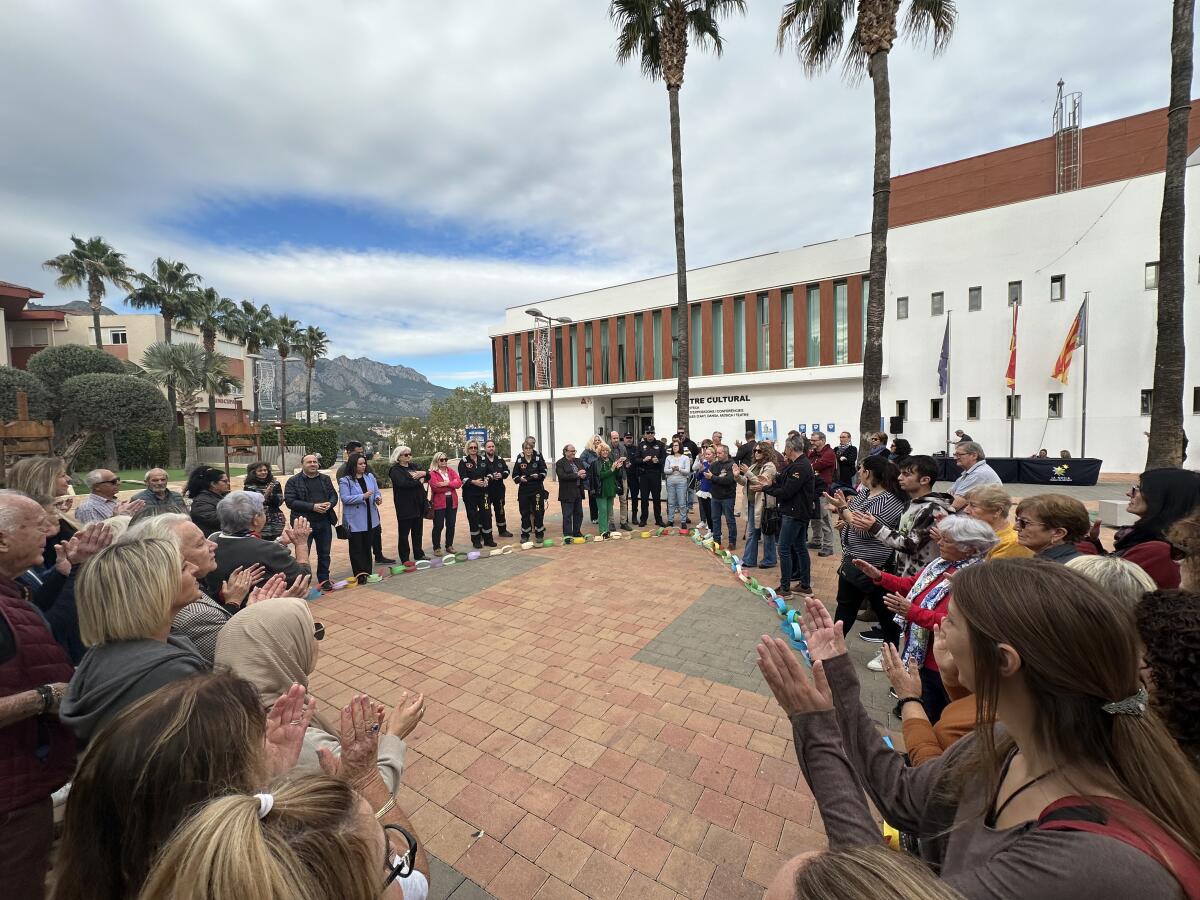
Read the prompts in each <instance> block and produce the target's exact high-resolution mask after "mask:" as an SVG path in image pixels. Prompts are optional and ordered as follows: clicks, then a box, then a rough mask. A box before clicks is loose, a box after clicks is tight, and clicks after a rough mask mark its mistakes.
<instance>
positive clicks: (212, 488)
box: [0, 427, 1200, 900]
mask: <svg viewBox="0 0 1200 900" xmlns="http://www.w3.org/2000/svg"><path fill="white" fill-rule="evenodd" d="M839 438H840V440H839V443H838V444H837V445H830V444H829V443H828V442H827V440H826V438H825V435H823V434H821V433H816V434H812V435H807V436H806V435H801V434H799V433H792V434H789V435H788V436H787V438H786V439H785V440H784V441H783V450H782V452H780V451H778V450H777V449H776V447H775V445H774V444H773V443H772V442H770V441H760V440H755V439H754V435H753V434H747V435H746V440H745V442H738V443H737V444H736V446H735V448H734V449H733V450H732V451H731V449H730V448H729V446H728V445H726V444H725V443H724V440H723V438H722V436H721V435H720V433H716V434H714V435H713V436H712V438H709V439H705V440H703V441H702V442H701V444H700V445H696V444H695V443H693V442H692V441H691V440H690V439H689V437H688V435H687V433H686V432H680V433H678V434H676V435H673V436H672V437H671V438H670V439H669V440H667V441H663V440H659V439H658V438H657V437H656V435H655V432H654V430H653V428H652V427H647V429H646V431H645V433H644V434H643V435H642V439H641V441H640V442H638V443H636V444H635V443H634V441H633V436H632V435H630V434H626V435H618V434H617V433H612V434H610V441H604V440H602V439H601V438H600V437H599V436H597V437H595V438H592V439H589V441H588V442H587V443H586V444H585V445H584V451H583V453H581V454H576V452H575V447H574V446H573V445H570V444H568V445H566V446H565V447H564V448H563V452H562V456H561V457H560V458H559V459H557V460H555V461H554V462H553V463H548V462H547V460H546V459H545V458H543V457H542V455H541V454H540V453H539V452H538V450H537V449H536V441H534V440H533V439H532V438H528V439H526V440H525V441H524V442H523V444H522V447H521V450H520V452H519V453H518V454H517V456H516V457H515V458H514V459H513V460H512V462H511V464H510V462H509V461H508V460H506V459H504V458H503V457H501V456H499V455H498V454H497V451H496V446H495V444H494V443H493V442H491V441H487V442H485V443H484V444H483V445H482V446H481V445H480V444H479V443H477V442H474V441H471V442H468V443H467V445H466V446H465V448H464V452H463V455H462V457H461V459H459V461H458V463H457V465H456V466H451V465H450V461H449V459H448V457H447V455H446V454H444V453H439V454H436V455H435V456H434V457H433V459H432V460H431V462H430V463H429V466H428V469H427V470H425V469H421V468H418V467H417V466H416V465H414V463H413V461H412V454H411V451H410V450H409V449H408V448H404V447H401V448H399V450H398V451H397V453H396V454H395V456H394V458H393V459H392V465H391V468H390V469H389V471H388V476H387V481H389V482H390V485H391V489H392V498H393V503H394V505H395V510H396V523H397V526H396V527H397V531H398V538H397V551H398V555H399V556H400V557H401V558H402V559H406V560H407V559H421V558H424V555H425V554H424V548H423V522H424V520H425V519H427V518H431V519H432V521H433V530H432V533H431V537H432V541H433V544H432V548H433V552H434V553H441V552H443V551H445V552H449V553H453V552H455V550H454V532H455V529H456V525H457V510H458V507H459V506H460V505H462V506H465V507H466V510H467V523H468V530H469V534H470V539H471V542H472V545H473V546H475V547H478V548H482V547H488V546H495V543H496V537H513V536H514V535H513V534H511V533H510V532H509V530H508V528H507V523H506V520H505V517H504V504H505V491H506V483H507V482H508V481H509V480H510V479H511V480H512V481H514V482H515V483H516V485H517V500H518V508H519V510H520V520H521V521H520V526H519V530H520V536H521V539H522V540H531V539H537V540H540V539H542V537H543V536H544V533H545V529H546V522H545V501H546V500H547V499H548V497H549V491H548V490H547V488H546V481H547V477H548V475H549V474H550V472H551V471H553V472H554V475H555V477H556V478H557V481H558V502H559V504H560V506H561V508H562V521H563V526H562V528H563V533H564V535H567V536H573V535H579V534H581V533H582V528H583V527H584V522H585V519H584V510H585V508H586V509H587V511H588V515H589V518H591V519H592V520H593V521H594V522H595V524H596V528H597V531H598V533H601V534H607V533H611V532H613V531H615V530H617V529H621V528H624V529H627V530H628V529H632V528H634V527H645V524H646V523H647V522H648V521H650V518H651V517H652V516H653V518H654V520H655V521H656V522H658V523H660V524H661V525H663V526H670V525H675V524H678V525H679V526H681V527H686V526H687V525H689V524H691V523H692V521H693V516H694V517H695V521H697V522H699V523H702V524H703V525H704V526H705V528H706V529H708V530H710V531H711V533H712V535H713V537H714V538H715V539H716V540H718V541H719V542H720V543H721V544H722V545H723V546H725V547H729V548H737V547H738V542H739V539H740V540H741V541H743V542H744V543H743V544H742V550H743V552H742V554H741V559H742V564H743V567H744V568H774V567H775V566H778V568H779V570H780V581H779V591H778V592H779V595H780V596H781V597H783V598H785V599H786V598H789V597H793V596H794V593H793V590H792V588H793V586H794V588H795V594H798V595H801V596H796V597H795V602H796V603H797V605H798V607H799V610H800V612H801V613H802V614H803V615H802V621H803V623H804V624H803V630H804V633H805V638H806V650H805V651H804V652H802V653H796V652H795V651H794V650H793V649H792V648H791V647H790V646H789V645H788V644H787V643H786V642H783V641H780V640H777V639H771V638H765V637H764V638H763V640H762V642H761V643H760V645H759V647H758V658H759V666H760V668H761V670H762V672H763V675H764V678H765V679H766V681H767V684H768V686H769V687H770V688H771V690H772V692H773V694H774V696H775V698H776V700H777V701H778V703H779V704H780V706H781V707H782V709H783V710H784V712H785V713H786V714H787V715H788V716H789V718H790V720H791V724H792V729H793V737H794V741H795V750H796V754H797V757H798V760H799V762H800V766H801V771H802V773H803V775H804V778H805V779H806V781H807V782H808V785H809V788H810V789H811V791H812V793H813V796H814V797H815V798H816V801H817V804H818V807H819V811H820V815H821V819H822V821H823V823H824V826H825V829H826V832H827V835H828V838H829V849H828V850H824V851H820V852H814V853H810V854H804V855H802V856H800V857H797V858H796V859H793V860H791V861H790V862H789V863H788V864H787V865H785V866H783V867H782V868H781V869H780V871H779V873H778V877H777V878H776V881H775V883H774V884H772V885H771V887H770V888H769V889H768V891H767V895H766V896H768V897H772V898H793V897H794V898H805V897H816V896H821V897H832V898H855V900H866V898H868V897H871V898H873V897H931V898H941V897H968V898H976V897H978V898H984V897H989V898H990V897H1022V898H1024V897H1046V898H1051V897H1054V898H1060V897H1080V898H1082V897H1093V896H1102V895H1112V896H1126V895H1133V894H1134V892H1137V893H1138V894H1139V895H1144V896H1146V897H1196V896H1200V862H1198V858H1200V816H1198V814H1197V813H1196V811H1195V805H1194V800H1195V797H1196V796H1200V794H1198V793H1197V791H1198V790H1200V775H1198V774H1197V773H1198V770H1200V724H1198V722H1200V720H1198V719H1197V717H1196V716H1195V706H1196V702H1197V701H1200V674H1197V671H1198V670H1197V668H1196V666H1195V658H1196V652H1197V648H1200V473H1196V472H1190V471H1185V470H1181V469H1156V470H1150V471H1147V472H1145V473H1143V474H1142V475H1141V476H1140V478H1139V479H1138V481H1137V484H1136V485H1135V486H1133V487H1132V488H1131V489H1130V491H1129V504H1128V511H1129V513H1130V514H1131V515H1133V516H1134V517H1135V521H1134V524H1133V525H1131V526H1129V527H1127V528H1123V529H1120V530H1118V531H1117V532H1116V534H1115V535H1114V537H1113V540H1112V541H1111V542H1101V540H1100V534H1099V523H1098V522H1093V521H1092V520H1091V518H1090V516H1089V514H1088V511H1087V509H1086V507H1084V505H1083V504H1082V503H1081V502H1079V501H1078V500H1076V499H1074V498H1073V497H1070V496H1067V495H1064V494H1038V495H1034V496H1031V497H1026V498H1024V499H1022V500H1021V501H1020V502H1019V503H1018V505H1017V506H1016V509H1015V511H1013V510H1012V509H1011V505H1012V500H1011V498H1010V497H1009V496H1008V495H1007V493H1006V492H1005V491H1004V489H1003V487H1001V486H1000V484H999V479H998V478H997V477H996V476H995V473H994V472H993V471H991V469H990V467H989V466H988V465H987V462H986V456H985V454H984V452H983V448H982V447H980V446H979V445H978V444H977V443H975V442H973V441H964V442H962V443H960V444H959V445H958V446H957V447H956V448H955V450H956V452H955V456H956V458H957V461H958V463H959V466H960V468H961V469H962V472H963V474H962V476H961V477H960V478H959V479H958V480H957V481H956V482H955V483H954V484H953V485H951V486H950V487H949V489H948V490H947V491H946V492H944V493H943V492H939V491H936V490H935V482H936V478H937V471H938V470H937V464H936V460H934V459H933V458H932V457H929V456H922V455H916V454H913V453H912V448H911V447H910V446H908V445H907V444H902V443H901V442H900V441H899V440H896V441H892V442H890V443H889V442H888V440H887V436H886V435H882V434H880V435H875V436H873V438H872V440H871V442H870V448H871V449H870V451H869V452H868V453H867V454H865V455H864V456H863V458H861V459H859V458H858V453H857V450H856V449H855V448H854V447H853V446H852V445H851V444H850V435H849V434H848V433H842V434H841V435H839ZM880 448H882V449H880ZM551 466H552V467H553V468H552V469H551ZM109 476H112V473H111V472H107V471H106V470H98V471H96V472H93V473H89V474H88V476H86V478H85V483H86V484H87V485H88V487H89V491H90V493H89V494H88V496H87V498H86V499H84V501H83V502H82V503H80V504H79V505H78V506H77V507H76V506H74V505H73V504H67V503H64V502H63V498H64V497H65V496H68V495H69V487H68V485H69V480H68V478H67V472H66V469H65V466H64V465H63V464H62V462H61V461H59V460H55V459H53V458H33V459H25V460H22V461H20V462H18V463H17V464H15V465H14V466H12V467H11V468H10V469H9V471H8V487H7V488H6V489H4V490H2V491H0V755H3V759H4V772H3V774H2V775H0V790H2V792H3V793H2V794H0V797H2V800H0V802H2V803H3V806H2V808H0V837H2V840H3V842H4V846H5V847H6V848H7V850H8V858H7V859H6V865H5V866H3V867H0V885H3V886H5V887H7V888H9V891H8V893H9V894H10V895H11V896H13V897H20V898H26V897H28V898H35V900H36V898H40V897H44V896H46V895H47V891H50V892H51V895H52V896H53V897H54V898H56V900H84V898H93V897H100V898H112V900H118V898H141V900H158V898H168V897H171V898H178V897H183V898H195V900H202V898H203V900H216V898H226V897H242V896H245V897H264V898H265V897H272V898H273V897H285V896H286V897H298V898H313V900H316V898H322V900H334V898H338V900H341V898H350V900H357V898H362V900H366V898H378V897H401V896H403V897H407V898H409V900H421V898H423V897H424V896H425V895H426V893H427V892H428V890H429V882H428V877H429V863H428V858H427V856H426V854H425V852H424V850H423V849H422V847H421V840H420V835H419V834H418V833H417V831H416V830H415V829H414V827H413V824H412V822H411V821H409V819H408V817H407V815H406V813H405V810H404V809H403V808H402V806H401V805H400V804H399V803H398V802H397V799H396V797H397V790H398V788H399V786H400V784H401V782H402V777H403V772H404V764H405V752H406V750H405V741H404V739H405V738H406V737H407V736H408V735H409V734H410V733H411V732H412V730H413V728H415V727H416V725H417V724H418V723H419V722H420V721H421V720H422V717H423V715H424V709H425V706H424V698H423V697H421V696H419V695H417V696H410V695H408V694H405V695H403V696H402V697H401V698H400V699H399V701H398V702H397V703H396V704H395V706H394V707H393V708H391V709H390V710H389V709H387V708H385V706H384V705H381V704H379V703H377V702H375V701H373V700H371V699H370V698H369V697H367V696H365V695H358V696H356V697H355V698H354V699H353V700H351V701H350V702H349V703H347V704H345V706H344V707H343V708H342V709H340V710H336V711H334V713H333V714H332V715H331V714H328V713H326V712H325V711H324V710H318V709H317V708H316V704H315V702H314V701H313V698H312V697H311V696H310V695H309V693H308V684H309V678H310V677H311V676H312V674H313V673H314V671H315V670H316V666H317V661H318V658H319V653H320V649H321V641H322V640H323V639H324V637H325V633H326V628H325V625H323V624H322V623H321V622H318V621H315V620H314V617H313V614H312V608H311V607H310V605H309V603H308V602H307V600H306V598H308V597H309V596H310V593H311V591H312V589H313V587H315V586H319V585H320V584H321V583H323V582H325V583H327V582H328V580H329V567H330V548H331V546H332V540H333V538H334V536H335V535H337V536H340V537H343V538H344V539H345V540H346V541H347V544H348V552H349V555H350V557H351V560H352V563H353V568H354V571H355V572H369V571H370V570H371V568H372V563H373V562H391V561H392V560H390V559H388V558H387V557H385V556H384V555H383V545H382V529H381V525H380V507H381V505H382V503H383V502H384V499H383V494H382V492H381V490H380V484H379V480H378V479H377V478H376V476H375V475H374V473H373V472H372V471H371V468H370V466H369V465H368V463H367V460H366V458H365V456H364V455H363V454H362V453H361V448H360V447H350V448H347V457H346V459H345V463H344V465H343V466H341V468H340V470H339V471H338V472H337V473H336V475H335V476H333V477H331V476H330V475H328V474H326V473H324V472H322V471H321V470H320V461H319V459H317V458H316V457H315V456H309V457H305V458H304V460H303V464H302V467H301V470H300V471H299V472H297V473H296V474H294V475H292V476H291V477H290V478H287V479H286V482H285V483H283V484H282V485H281V483H280V479H279V478H277V477H276V475H275V474H274V473H273V471H272V468H271V466H270V465H269V464H267V463H265V462H256V463H254V464H252V465H251V466H250V467H248V469H247V473H246V476H247V477H246V480H245V483H244V484H243V486H242V489H240V490H232V489H231V485H230V482H229V478H228V476H227V475H226V474H225V473H224V472H223V471H220V470H216V469H211V468H206V467H201V468H198V469H196V470H194V471H193V472H192V473H191V474H190V476H189V478H188V482H187V485H186V487H185V489H184V491H183V492H182V494H180V493H177V492H175V491H173V490H171V489H170V488H169V486H168V484H167V478H166V473H165V472H163V471H162V470H151V472H148V473H147V475H146V489H145V491H143V492H142V493H141V494H140V495H138V496H137V497H136V498H134V499H133V501H126V502H122V501H120V500H119V499H117V492H116V491H115V490H113V487H114V485H113V483H112V482H113V478H114V477H115V476H113V477H109ZM664 487H665V491H663V488H664ZM664 502H665V507H666V509H665V517H664V511H663V509H662V504H663V503H664ZM285 507H286V510H287V511H286V513H285V512H284V509H285ZM82 510H86V511H87V518H86V519H82V520H81V518H80V516H79V515H77V513H78V512H79V511H82ZM1010 514H1013V515H1014V518H1015V525H1014V524H1010ZM812 550H815V551H816V552H817V553H818V555H824V556H838V557H839V559H838V567H837V592H836V597H835V598H833V601H832V603H831V606H832V607H833V609H832V611H831V610H830V609H829V608H828V607H826V605H825V604H824V603H822V602H821V601H820V600H818V599H816V598H814V597H812V596H811V593H812V585H811V573H812V566H811V558H810V551H812ZM314 551H315V553H314ZM310 554H312V556H315V561H314V559H313V558H312V556H310ZM314 564H315V572H314ZM864 610H868V611H869V612H870V614H872V615H873V617H874V618H875V620H876V622H875V626H874V627H873V628H871V629H868V630H862V631H860V632H859V634H858V636H859V637H860V638H861V639H863V640H865V641H868V642H872V643H874V644H877V645H878V646H879V653H878V655H877V656H876V657H875V658H874V659H873V660H871V661H870V662H868V663H867V668H868V669H870V670H874V671H878V672H882V673H883V674H884V676H885V677H886V678H887V679H888V681H889V682H890V683H891V685H892V690H893V695H894V697H895V700H896V709H895V713H896V715H897V716H898V717H899V718H900V721H901V727H902V730H903V734H904V743H905V749H904V751H903V752H901V751H897V750H895V749H893V748H892V747H891V745H890V744H889V743H885V742H884V741H883V740H881V738H880V734H879V731H878V729H877V726H876V724H875V722H874V720H873V719H871V718H870V716H868V714H867V712H866V711H865V709H864V707H863V704H862V701H861V698H860V690H859V688H860V681H859V677H860V676H859V674H858V673H857V672H856V670H855V667H854V665H853V664H852V663H851V662H850V659H849V656H848V654H847V647H846V640H847V638H848V637H850V635H851V633H852V630H853V626H854V624H855V621H856V620H857V619H858V618H859V616H860V614H862V612H863V611H864ZM64 796H65V810H64V812H63V826H62V829H63V830H62V834H61V838H60V840H59V841H58V847H57V850H56V851H55V852H54V853H53V855H52V847H53V845H54V841H55V827H54V807H55V803H56V798H57V802H59V803H62V802H64V801H63V798H64ZM869 803H870V804H873V806H874V809H876V810H878V812H879V813H880V814H882V816H883V817H884V818H885V819H886V821H887V823H888V824H889V825H890V826H892V827H894V828H895V829H897V830H898V831H899V833H900V835H901V841H900V843H901V846H902V848H903V852H896V851H895V850H887V849H883V848H882V845H883V841H882V834H881V831H880V828H879V825H878V823H877V820H876V819H875V818H874V817H873V815H872V807H871V806H870V805H868V804H869ZM47 883H49V885H50V887H49V888H48V887H47Z"/></svg>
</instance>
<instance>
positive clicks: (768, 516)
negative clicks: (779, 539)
mask: <svg viewBox="0 0 1200 900" xmlns="http://www.w3.org/2000/svg"><path fill="white" fill-rule="evenodd" d="M782 526H783V513H782V512H780V510H779V504H778V503H776V504H775V505H774V506H764V507H763V511H762V515H761V517H760V518H759V525H758V528H759V530H760V531H761V532H762V533H763V534H765V535H767V536H768V537H774V536H775V535H777V534H779V529H780V528H781V527H782Z"/></svg>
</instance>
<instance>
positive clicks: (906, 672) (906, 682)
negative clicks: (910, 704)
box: [881, 641, 921, 700]
mask: <svg viewBox="0 0 1200 900" xmlns="http://www.w3.org/2000/svg"><path fill="white" fill-rule="evenodd" d="M881 652H882V653H883V673H884V674H885V675H887V678H888V681H890V682H891V683H892V687H894V688H895V689H896V697H897V698H898V699H900V700H903V699H905V698H906V697H918V698H919V697H920V696H921V669H920V668H919V667H918V666H917V665H916V664H914V663H913V661H912V660H911V659H910V660H909V661H908V662H907V663H905V662H902V661H901V659H900V654H899V652H897V650H896V648H895V647H893V646H892V645H891V644H889V643H888V642H887V641H884V642H883V648H882V651H881Z"/></svg>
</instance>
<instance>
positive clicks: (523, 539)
mask: <svg viewBox="0 0 1200 900" xmlns="http://www.w3.org/2000/svg"><path fill="white" fill-rule="evenodd" d="M528 540H529V532H528V531H522V532H521V543H522V544H523V543H525V542H526V541H528Z"/></svg>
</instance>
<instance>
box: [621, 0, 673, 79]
mask: <svg viewBox="0 0 1200 900" xmlns="http://www.w3.org/2000/svg"><path fill="white" fill-rule="evenodd" d="M608 15H609V18H610V19H611V20H612V23H613V24H614V25H615V26H616V27H617V62H618V63H620V64H621V65H625V63H627V62H629V61H630V60H632V59H634V58H635V57H636V58H637V60H638V65H639V67H640V68H641V70H642V74H643V75H645V76H646V77H647V78H649V79H650V80H651V81H657V80H658V79H660V78H662V31H661V29H660V28H659V18H660V16H661V15H662V2H661V0H612V2H611V3H610V4H609V7H608Z"/></svg>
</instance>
